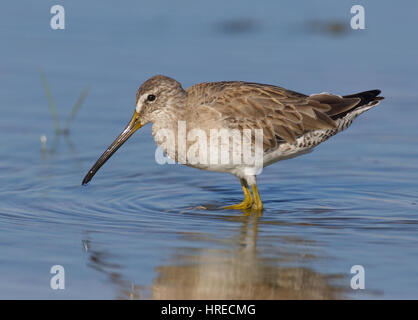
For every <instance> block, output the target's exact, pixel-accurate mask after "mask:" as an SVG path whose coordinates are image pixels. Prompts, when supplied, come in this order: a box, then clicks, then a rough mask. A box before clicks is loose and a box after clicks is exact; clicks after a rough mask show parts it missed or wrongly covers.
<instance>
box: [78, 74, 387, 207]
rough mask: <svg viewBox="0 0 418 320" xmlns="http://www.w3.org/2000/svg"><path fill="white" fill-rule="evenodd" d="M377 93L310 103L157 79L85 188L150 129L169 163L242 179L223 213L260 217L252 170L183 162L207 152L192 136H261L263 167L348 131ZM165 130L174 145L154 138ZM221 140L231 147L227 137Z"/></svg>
mask: <svg viewBox="0 0 418 320" xmlns="http://www.w3.org/2000/svg"><path fill="white" fill-rule="evenodd" d="M379 94H380V90H371V91H366V92H361V93H357V94H352V95H348V96H338V95H333V94H329V93H320V94H313V95H310V96H308V95H304V94H301V93H297V92H294V91H290V90H287V89H284V88H281V87H277V86H273V85H267V84H259V83H249V82H241V81H228V82H207V83H200V84H197V85H194V86H191V87H189V88H188V89H186V90H184V89H183V88H182V87H181V84H180V83H179V82H177V81H176V80H174V79H172V78H169V77H166V76H161V75H159V76H155V77H152V78H150V79H149V80H147V81H146V82H144V83H143V84H142V85H141V86H140V87H139V89H138V91H137V94H136V109H135V112H134V116H133V117H132V119H131V121H130V123H129V124H128V126H127V127H126V128H125V130H124V131H123V132H122V133H121V135H120V136H119V137H118V138H117V139H116V140H115V141H114V143H112V145H111V146H110V147H109V148H108V149H107V150H106V151H105V152H104V153H103V155H102V156H101V157H100V158H99V160H98V161H97V162H96V164H95V165H94V166H93V167H92V169H91V170H90V171H89V172H88V174H87V175H86V177H85V178H84V180H83V184H86V183H88V182H89V181H90V180H91V178H92V177H93V176H94V174H95V173H96V172H97V170H98V169H99V168H100V167H101V166H102V165H103V164H104V163H105V162H106V161H107V159H109V158H110V156H111V155H112V154H113V153H114V152H115V151H116V150H117V149H118V148H119V147H120V146H121V145H122V144H123V143H124V142H125V141H126V140H127V139H128V138H129V137H130V136H131V135H132V134H133V133H134V132H135V131H136V130H137V129H139V128H140V127H142V126H143V125H145V124H147V123H152V133H153V136H154V139H155V141H156V143H157V145H158V146H160V147H161V148H162V149H163V151H164V152H165V153H166V154H167V155H168V156H169V157H170V158H172V159H175V160H177V161H180V162H181V163H184V164H186V165H189V166H193V167H196V168H200V169H204V170H210V171H221V172H229V173H231V174H233V175H235V176H237V177H238V178H239V179H240V181H241V184H242V187H243V190H244V195H245V199H244V201H243V202H241V203H240V204H238V205H234V206H229V207H226V208H234V209H248V208H250V207H252V208H253V209H254V210H256V211H258V210H262V203H261V199H260V196H259V193H258V190H257V186H256V179H255V175H256V172H255V171H254V168H253V167H251V168H250V166H249V165H247V164H245V163H239V164H236V163H234V162H233V161H232V158H230V159H229V161H228V162H225V163H204V161H200V162H199V163H192V162H191V161H188V157H189V154H188V153H187V152H189V151H192V150H194V151H195V155H196V156H197V157H198V156H200V155H205V154H206V152H209V153H210V151H211V149H209V147H208V146H207V145H205V144H203V143H202V142H201V140H198V138H196V137H195V136H193V137H194V138H195V139H189V136H190V134H191V133H192V132H193V129H199V130H200V131H199V132H201V133H203V134H204V135H205V136H207V137H209V136H210V135H211V134H212V131H211V130H217V131H218V132H220V131H221V130H224V129H226V130H235V131H231V132H239V133H240V134H242V135H243V136H245V135H246V134H247V133H246V132H255V131H256V130H257V129H261V130H262V134H263V135H262V152H263V155H262V157H263V159H262V160H263V166H267V165H270V164H272V163H274V162H277V161H279V160H283V159H288V158H292V157H295V156H298V155H300V154H304V153H307V152H310V151H311V150H312V149H313V148H314V147H315V146H317V145H318V144H319V143H321V142H323V141H325V140H327V139H328V138H329V137H331V136H333V135H335V134H336V133H338V132H340V131H342V130H344V129H346V128H347V127H348V126H349V125H350V124H351V123H352V121H353V120H354V119H355V118H356V117H357V116H358V115H360V114H361V113H363V112H365V111H367V110H368V109H370V108H372V107H374V106H376V105H377V104H378V103H379V101H380V100H382V99H383V97H378V95H379ZM181 123H185V133H186V135H187V139H185V141H184V142H185V150H186V153H182V152H180V150H181V148H182V146H181V142H182V141H183V140H181V137H182V135H181V134H182V131H181V130H182V129H181V127H180V126H181ZM167 129H169V130H171V131H172V132H173V134H174V135H173V137H174V139H173V140H170V141H168V138H167V136H161V134H160V133H161V132H165V131H164V130H167ZM247 135H248V134H247ZM231 139H232V138H231ZM250 139H251V140H250V142H251V145H250V147H251V152H255V148H256V142H255V139H256V138H255V136H254V135H252V136H251V137H250ZM227 140H228V143H229V141H230V140H229V138H228V139H227ZM237 141H238V140H237ZM234 143H235V141H234V142H233V143H232V144H231V145H229V144H227V148H229V149H230V150H231V151H232V149H233V144H234ZM196 145H197V147H196ZM221 145H223V144H222V143H221ZM239 150H241V149H239ZM242 150H244V149H242ZM242 152H244V151H242ZM209 156H210V155H209ZM240 156H241V155H240ZM204 158H205V157H203V158H199V159H204ZM250 169H251V170H250ZM248 185H250V186H251V188H252V191H253V197H251V193H250V191H249V187H248Z"/></svg>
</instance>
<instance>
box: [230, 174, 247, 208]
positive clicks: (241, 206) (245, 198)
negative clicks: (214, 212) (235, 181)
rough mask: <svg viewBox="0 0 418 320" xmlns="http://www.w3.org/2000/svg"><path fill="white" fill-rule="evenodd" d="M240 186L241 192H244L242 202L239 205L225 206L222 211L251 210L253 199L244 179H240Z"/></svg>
mask: <svg viewBox="0 0 418 320" xmlns="http://www.w3.org/2000/svg"><path fill="white" fill-rule="evenodd" d="M240 181H241V185H242V191H244V200H242V202H241V203H238V204H234V205H232V206H226V207H224V209H239V210H244V209H248V208H251V206H252V205H253V198H252V197H251V192H250V189H249V188H248V184H247V181H245V179H240Z"/></svg>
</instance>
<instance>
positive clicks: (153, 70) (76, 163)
mask: <svg viewBox="0 0 418 320" xmlns="http://www.w3.org/2000/svg"><path fill="white" fill-rule="evenodd" d="M54 4H62V5H64V7H65V13H66V29H65V30H52V29H51V28H50V25H49V21H50V18H51V14H50V13H49V10H50V7H51V6H52V5H54ZM352 4H353V3H352V1H338V2H337V1H331V0H327V1H309V2H308V1H307V2H305V3H303V4H301V3H299V2H294V1H280V2H279V1H266V2H264V3H255V2H253V1H242V0H240V1H238V0H236V1H228V2H225V1H183V2H182V1H176V2H175V1H143V2H141V3H140V2H138V1H124V2H123V5H121V4H118V5H115V4H114V3H113V2H107V3H103V2H101V1H71V2H68V1H58V0H57V1H37V2H36V3H34V2H33V1H26V0H25V1H23V0H21V1H19V2H16V1H13V2H12V1H7V2H3V3H2V4H1V5H0V21H1V22H0V25H1V28H0V40H1V50H0V57H1V59H0V88H1V94H0V111H1V116H0V145H1V149H2V151H1V154H0V298H3V299H4V298H24V299H28V298H48V299H49V298H51V299H61V298H66V299H68V298H70V299H72V298H82V299H84V298H88V299H89V298H106V299H114V298H122V299H129V298H138V299H144V298H145V299H150V298H155V299H160V298H170V299H171V298H186V299H188V298H229V299H240V298H244V299H257V298H262V299H269V298H272V299H286V298H302V299H304V298H313V299H323V298H343V299H345V298H348V299H364V298H374V299H386V298H415V299H416V298H418V268H417V266H418V161H417V158H418V129H417V120H418V107H417V104H418V93H417V85H416V79H417V76H418V63H417V56H418V42H417V41H415V39H414V36H415V34H416V32H417V27H418V25H417V21H418V4H417V3H416V2H415V1H412V0H411V1H403V2H402V3H399V4H394V3H393V2H392V1H378V2H377V1H362V4H363V5H364V7H365V10H366V29H365V30H351V29H350V27H349V21H350V18H351V14H350V8H351V5H352ZM335 25H336V26H337V27H338V28H334V27H333V26H335ZM41 70H43V72H44V73H45V76H46V78H47V81H48V83H49V86H50V89H51V93H52V96H53V99H54V102H55V104H56V107H57V110H58V117H59V118H60V121H61V126H63V125H64V124H65V122H66V120H67V118H68V116H69V115H70V113H71V110H72V107H73V105H74V104H75V102H76V100H77V98H78V97H79V95H80V92H81V91H82V90H83V88H85V87H88V88H89V91H88V94H87V97H86V99H85V101H84V103H83V104H82V106H81V108H80V110H79V112H78V113H77V115H76V117H75V118H74V120H73V121H72V122H71V124H70V133H69V134H68V135H62V134H61V135H56V134H55V131H54V130H55V127H54V121H53V118H52V116H51V113H50V110H49V107H48V100H47V96H46V92H45V90H44V87H43V85H42V81H41V75H40V74H41ZM154 74H165V75H168V76H171V77H174V78H176V79H177V80H178V81H180V82H181V83H182V84H183V86H184V87H188V86H190V85H192V84H194V83H198V82H203V81H218V80H245V81H252V82H262V83H271V84H276V85H280V86H284V87H286V88H289V89H292V90H296V91H300V92H303V93H307V94H310V93H318V92H323V91H328V92H333V93H338V94H349V93H355V92H359V91H363V90H367V89H375V88H380V89H381V90H382V95H383V96H385V97H386V99H385V100H384V101H383V102H382V103H381V104H380V105H379V106H378V107H376V108H374V109H372V110H370V111H368V112H367V113H365V114H363V115H362V116H361V117H360V118H358V119H357V120H356V121H355V122H354V124H353V125H352V126H351V127H350V128H349V129H348V130H347V131H345V132H343V133H341V134H339V135H337V136H335V137H333V138H332V139H330V140H329V141H327V142H325V143H323V144H322V145H321V146H319V147H318V148H317V149H316V150H315V151H314V152H313V153H311V154H309V155H305V156H302V157H299V158H295V159H292V160H288V161H283V162H280V163H277V164H274V165H272V166H270V167H267V168H265V169H264V171H263V174H262V175H261V176H260V177H259V179H258V180H259V190H260V193H261V196H262V199H263V202H264V207H265V210H264V212H263V215H262V216H254V215H246V214H244V213H243V212H241V211H233V210H232V211H229V210H228V211H227V210H222V209H217V208H218V207H219V206H221V205H225V204H233V203H236V202H239V201H240V200H241V197H242V192H241V188H240V186H239V183H238V181H237V180H236V179H234V178H233V177H232V176H230V175H227V174H218V173H210V172H203V171H199V170H196V169H192V168H187V167H183V166H180V165H165V166H161V165H158V164H157V163H156V162H155V160H154V152H155V143H154V141H153V139H152V136H151V133H150V127H149V126H147V127H144V128H142V129H141V130H140V131H139V132H138V133H136V134H135V135H134V136H133V137H132V138H131V139H130V141H129V142H127V143H126V144H125V145H124V146H123V147H122V148H121V149H120V150H119V151H118V153H117V154H116V155H115V156H114V157H113V158H112V159H111V160H110V161H109V162H108V163H106V165H105V166H104V167H103V168H102V169H101V170H100V171H99V172H98V174H97V175H96V176H95V178H94V179H93V181H92V182H91V183H90V184H89V185H88V186H86V187H82V186H81V185H80V184H81V180H82V178H83V177H84V175H85V173H86V172H87V170H88V169H89V168H90V167H91V165H92V164H93V163H94V162H95V160H96V159H97V158H98V157H99V156H100V154H101V153H102V152H103V151H104V150H105V148H106V147H107V146H108V145H109V144H110V143H111V142H112V141H113V139H114V138H115V137H116V136H117V135H118V134H119V133H120V131H121V130H122V129H123V127H124V126H125V125H126V123H127V122H128V120H129V119H130V117H131V115H132V112H133V107H134V102H135V91H136V89H137V88H138V86H139V85H140V84H141V83H142V82H143V81H145V80H146V79H147V78H148V77H150V76H152V75H154ZM41 135H45V136H46V138H47V141H46V147H45V148H46V149H43V148H42V146H41V142H40V137H41ZM200 205H204V206H206V207H208V208H209V209H207V210H200V209H193V208H195V207H198V206H200ZM53 265H62V266H63V267H64V268H65V280H66V281H65V290H52V289H51V287H50V279H51V277H52V274H50V269H51V267H52V266H53ZM353 265H362V266H363V267H364V269H365V286H366V288H365V289H364V290H353V289H351V287H350V280H351V277H352V276H353V275H352V274H350V269H351V267H352V266H353Z"/></svg>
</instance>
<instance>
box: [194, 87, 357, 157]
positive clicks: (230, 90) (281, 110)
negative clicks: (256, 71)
mask: <svg viewBox="0 0 418 320" xmlns="http://www.w3.org/2000/svg"><path fill="white" fill-rule="evenodd" d="M189 89H190V88H189ZM190 91H193V94H195V99H196V98H197V99H199V103H197V105H200V106H202V107H204V108H205V109H206V110H208V111H211V112H215V113H216V114H217V115H219V118H220V119H222V120H223V121H224V124H225V125H226V126H227V127H229V128H231V129H232V128H237V129H240V130H242V129H251V130H253V129H263V147H264V150H272V149H275V148H276V147H277V146H278V144H279V143H282V142H288V143H293V142H295V140H296V139H297V138H298V137H300V136H301V135H303V134H304V133H306V132H309V131H313V130H318V129H332V128H335V127H336V123H335V121H334V120H333V118H334V119H335V117H333V116H334V115H337V114H340V113H343V112H344V111H346V110H349V109H351V108H353V107H354V106H355V105H357V104H358V103H359V101H360V99H359V98H343V97H340V96H337V95H331V94H329V93H321V94H317V95H312V96H306V95H304V94H301V93H297V92H294V91H290V90H287V89H284V88H281V87H276V86H271V85H262V84H257V83H246V82H215V83H206V84H204V86H200V87H196V88H194V90H190ZM190 93H192V92H190Z"/></svg>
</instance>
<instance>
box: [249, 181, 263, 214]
mask: <svg viewBox="0 0 418 320" xmlns="http://www.w3.org/2000/svg"><path fill="white" fill-rule="evenodd" d="M251 189H252V190H253V196H254V205H253V210H256V211H262V210H263V203H262V202H261V198H260V194H259V193H258V189H257V185H256V184H253V185H252V186H251Z"/></svg>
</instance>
